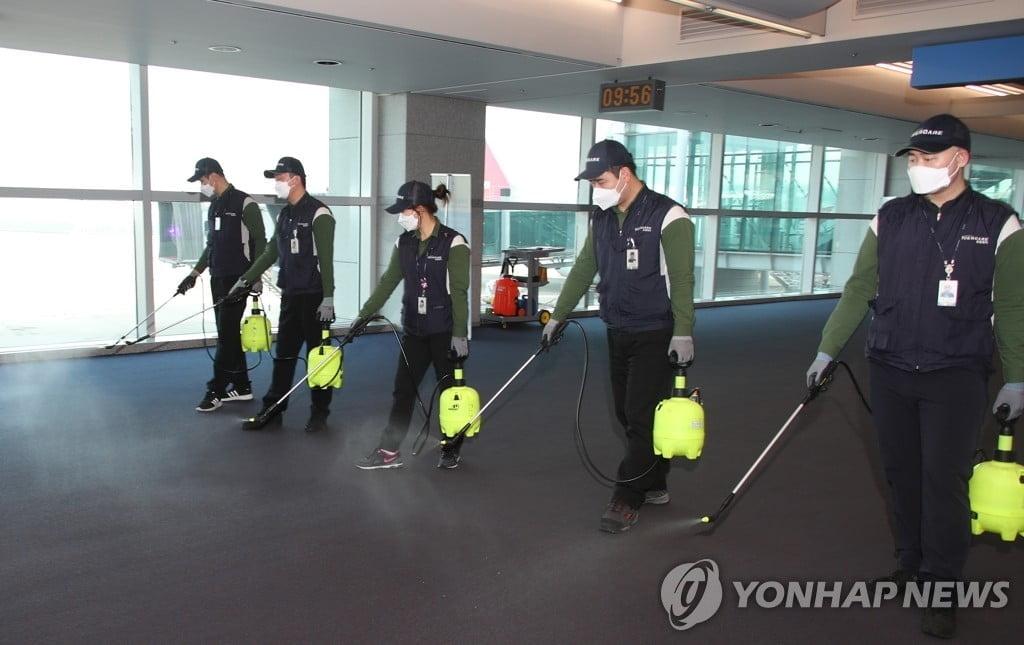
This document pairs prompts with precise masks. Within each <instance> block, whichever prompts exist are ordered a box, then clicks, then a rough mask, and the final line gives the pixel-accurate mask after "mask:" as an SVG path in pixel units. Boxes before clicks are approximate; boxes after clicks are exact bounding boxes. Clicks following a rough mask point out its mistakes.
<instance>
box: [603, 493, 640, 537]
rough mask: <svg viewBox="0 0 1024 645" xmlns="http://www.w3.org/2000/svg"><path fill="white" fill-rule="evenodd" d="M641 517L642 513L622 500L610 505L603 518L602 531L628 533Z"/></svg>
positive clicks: (614, 501) (612, 502) (616, 500)
mask: <svg viewBox="0 0 1024 645" xmlns="http://www.w3.org/2000/svg"><path fill="white" fill-rule="evenodd" d="M639 516H640V511H639V510H637V509H635V508H633V507H632V506H630V505H629V504H627V503H626V502H624V501H622V500H620V499H614V500H612V501H611V502H610V503H609V504H608V508H606V509H605V511H604V515H602V516H601V530H602V531H604V532H606V533H622V532H623V531H628V530H629V529H630V528H632V526H633V525H634V524H636V520H637V518H638V517H639Z"/></svg>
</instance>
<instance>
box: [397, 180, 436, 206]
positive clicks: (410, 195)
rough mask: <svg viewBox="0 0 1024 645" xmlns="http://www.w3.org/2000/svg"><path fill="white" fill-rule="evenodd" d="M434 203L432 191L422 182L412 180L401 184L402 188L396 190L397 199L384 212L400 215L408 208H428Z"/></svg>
mask: <svg viewBox="0 0 1024 645" xmlns="http://www.w3.org/2000/svg"><path fill="white" fill-rule="evenodd" d="M436 203H437V202H436V201H435V199H434V189H433V188H431V187H430V186H428V185H427V184H424V183H423V182H422V181H416V180H413V181H407V182H405V183H404V184H402V187H401V188H399V189H398V199H396V200H395V203H394V204H392V205H390V206H388V207H387V208H385V209H384V210H386V211H387V212H389V213H392V214H394V213H401V212H402V211H404V210H406V209H408V208H415V207H416V206H429V205H431V204H436Z"/></svg>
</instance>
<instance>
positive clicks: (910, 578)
mask: <svg viewBox="0 0 1024 645" xmlns="http://www.w3.org/2000/svg"><path fill="white" fill-rule="evenodd" d="M882 582H893V583H895V584H896V591H897V592H898V593H901V594H902V593H903V590H904V589H906V588H907V583H908V582H917V572H916V571H910V570H909V569H896V570H895V571H893V572H892V573H890V574H889V575H887V576H882V577H881V578H875V579H874V580H872V581H871V582H870V583H869V584H870V586H871V590H872V591H874V589H875V587H877V586H878V585H879V583H882Z"/></svg>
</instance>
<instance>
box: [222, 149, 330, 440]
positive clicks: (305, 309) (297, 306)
mask: <svg viewBox="0 0 1024 645" xmlns="http://www.w3.org/2000/svg"><path fill="white" fill-rule="evenodd" d="M263 175H264V176H265V177H266V178H267V179H273V180H274V192H275V194H276V195H277V197H278V198H279V199H284V200H287V204H286V205H285V207H284V208H282V209H281V212H280V213H279V214H278V216H277V224H276V226H275V229H274V235H273V236H272V237H271V238H270V243H269V244H267V248H266V250H265V251H264V252H263V254H262V255H260V256H259V258H257V259H256V261H255V262H254V263H253V265H252V268H250V269H249V270H248V271H246V273H245V275H243V276H242V277H241V278H239V280H238V283H237V284H236V285H235V287H234V288H233V289H232V294H239V293H241V294H244V293H245V292H246V291H247V290H248V289H249V287H250V285H251V284H253V282H255V281H256V280H258V279H259V277H260V275H261V274H262V273H263V272H264V271H266V270H267V269H268V268H270V266H271V265H272V264H274V262H275V261H276V262H277V263H278V273H277V286H278V287H280V289H281V316H280V319H279V322H278V329H277V355H276V357H275V358H274V373H273V377H272V379H271V383H270V389H269V390H267V393H266V394H264V395H263V409H262V410H261V411H260V413H259V414H258V415H257V416H256V417H253V418H251V419H249V420H248V421H245V422H244V423H243V424H242V427H243V428H244V429H245V430H259V429H261V428H263V427H264V426H265V425H266V424H267V423H268V422H270V421H277V420H280V417H281V414H282V413H283V412H284V411H285V409H286V408H287V407H288V400H287V399H285V400H284V401H283V402H282V403H281V405H275V404H276V403H277V401H279V400H280V399H281V397H283V396H284V395H285V394H286V393H287V392H288V391H289V390H290V389H291V387H292V379H294V378H295V363H296V361H297V359H298V356H299V351H300V350H301V349H302V345H303V343H305V344H306V350H307V352H308V351H309V350H311V349H312V348H314V347H316V346H317V345H319V344H320V343H321V340H322V333H321V332H322V330H323V327H324V325H330V323H331V322H332V321H333V320H334V215H332V214H331V211H330V209H329V208H327V206H326V205H324V203H323V202H321V201H320V200H318V199H316V198H315V197H313V196H312V195H310V194H309V193H308V192H306V171H305V170H304V169H303V167H302V163H301V162H300V161H299V160H298V159H296V158H295V157H281V159H280V161H278V162H277V166H276V167H275V168H274V169H273V170H267V171H265V172H264V173H263ZM332 393H333V389H332V388H330V387H328V388H319V387H315V388H312V389H311V393H310V397H311V398H312V407H311V409H310V415H309V420H308V421H307V422H306V428H305V429H306V432H320V431H322V430H325V429H326V428H327V415H328V414H330V405H331V395H332Z"/></svg>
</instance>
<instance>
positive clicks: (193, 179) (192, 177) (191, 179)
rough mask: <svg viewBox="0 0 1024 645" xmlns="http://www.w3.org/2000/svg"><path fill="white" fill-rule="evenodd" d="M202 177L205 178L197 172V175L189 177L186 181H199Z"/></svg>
mask: <svg viewBox="0 0 1024 645" xmlns="http://www.w3.org/2000/svg"><path fill="white" fill-rule="evenodd" d="M202 176H203V173H200V172H197V173H196V174H194V175H192V176H191V177H189V178H188V179H187V180H186V181H196V180H197V179H199V178H200V177H202Z"/></svg>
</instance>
